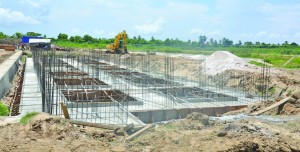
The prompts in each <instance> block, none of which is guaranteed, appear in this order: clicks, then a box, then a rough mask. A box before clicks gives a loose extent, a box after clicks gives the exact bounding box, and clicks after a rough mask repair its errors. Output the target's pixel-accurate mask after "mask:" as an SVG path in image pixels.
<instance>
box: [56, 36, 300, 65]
mask: <svg viewBox="0 0 300 152" xmlns="http://www.w3.org/2000/svg"><path fill="white" fill-rule="evenodd" d="M54 44H56V45H58V46H61V47H68V48H84V49H99V48H105V47H106V45H107V44H97V43H91V44H89V43H73V42H69V41H61V42H55V43H54ZM127 47H128V50H129V52H146V51H154V52H167V53H186V54H204V55H210V54H212V53H213V52H215V51H220V50H222V51H229V52H231V53H233V54H235V55H237V56H239V57H242V58H259V59H264V60H265V61H266V62H267V63H270V64H272V65H273V66H274V67H282V65H283V64H284V63H285V62H287V61H288V60H289V59H290V58H292V57H293V56H294V55H298V54H299V55H300V47H277V48H257V47H252V48H249V47H235V46H233V47H211V46H207V47H194V46H154V45H147V44H146V45H130V44H128V45H127ZM256 65H258V66H259V65H260V64H256ZM283 68H288V69H299V68H300V56H297V57H296V58H294V59H293V60H292V61H291V62H289V63H288V64H287V65H286V66H284V67H283Z"/></svg>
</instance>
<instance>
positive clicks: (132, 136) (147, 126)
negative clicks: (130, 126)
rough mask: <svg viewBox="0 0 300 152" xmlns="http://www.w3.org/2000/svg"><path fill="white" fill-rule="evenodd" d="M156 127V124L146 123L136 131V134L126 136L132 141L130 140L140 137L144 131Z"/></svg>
mask: <svg viewBox="0 0 300 152" xmlns="http://www.w3.org/2000/svg"><path fill="white" fill-rule="evenodd" d="M152 127H154V124H149V125H146V126H145V127H144V128H142V129H141V130H139V131H137V132H135V133H134V134H132V135H130V136H128V137H127V138H126V140H127V141H130V140H133V139H134V138H136V137H138V136H139V135H141V134H142V133H143V132H144V131H147V130H148V129H150V128H152Z"/></svg>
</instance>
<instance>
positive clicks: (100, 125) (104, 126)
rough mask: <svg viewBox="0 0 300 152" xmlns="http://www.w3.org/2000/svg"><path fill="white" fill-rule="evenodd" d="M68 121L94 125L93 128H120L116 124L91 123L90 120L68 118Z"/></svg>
mask: <svg viewBox="0 0 300 152" xmlns="http://www.w3.org/2000/svg"><path fill="white" fill-rule="evenodd" d="M69 122H70V123H72V124H77V125H82V126H89V127H95V128H103V129H110V130H119V129H120V127H119V126H116V125H108V124H99V123H91V122H84V121H78V120H69Z"/></svg>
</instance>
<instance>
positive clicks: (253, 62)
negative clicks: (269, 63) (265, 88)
mask: <svg viewBox="0 0 300 152" xmlns="http://www.w3.org/2000/svg"><path fill="white" fill-rule="evenodd" d="M249 63H250V64H254V65H256V66H263V64H262V63H260V62H256V61H253V60H252V61H250V62H249Z"/></svg>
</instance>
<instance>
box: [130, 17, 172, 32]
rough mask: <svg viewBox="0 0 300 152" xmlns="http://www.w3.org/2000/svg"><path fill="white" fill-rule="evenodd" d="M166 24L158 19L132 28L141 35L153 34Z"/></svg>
mask: <svg viewBox="0 0 300 152" xmlns="http://www.w3.org/2000/svg"><path fill="white" fill-rule="evenodd" d="M166 23H167V21H166V20H165V19H164V18H162V17H160V18H158V19H157V20H155V21H154V22H152V23H151V22H149V23H146V24H142V25H135V26H134V28H135V29H136V30H137V31H138V32H139V33H142V34H154V33H157V32H159V31H161V30H162V29H163V26H164V25H165V24H166Z"/></svg>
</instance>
